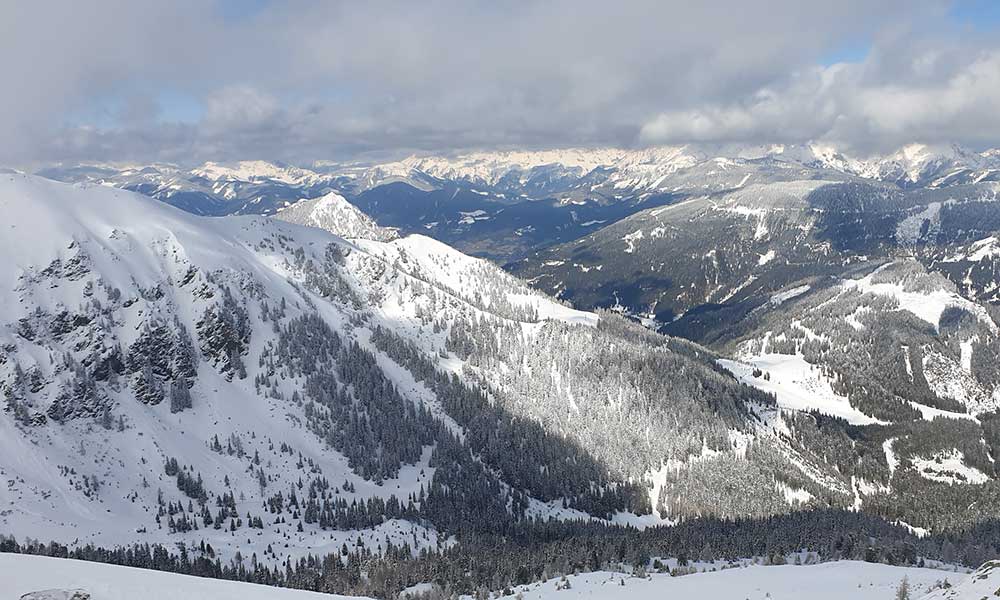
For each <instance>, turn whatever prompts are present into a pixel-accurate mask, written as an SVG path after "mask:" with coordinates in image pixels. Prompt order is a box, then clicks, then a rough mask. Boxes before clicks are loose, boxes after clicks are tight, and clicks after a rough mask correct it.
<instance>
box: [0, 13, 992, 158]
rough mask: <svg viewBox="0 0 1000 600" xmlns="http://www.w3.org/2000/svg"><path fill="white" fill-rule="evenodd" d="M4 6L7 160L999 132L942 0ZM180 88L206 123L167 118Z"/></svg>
mask: <svg viewBox="0 0 1000 600" xmlns="http://www.w3.org/2000/svg"><path fill="white" fill-rule="evenodd" d="M0 3H3V4H4V14H5V18H4V19H3V20H2V21H0V72H3V73H5V75H4V77H5V78H6V79H7V81H9V82H11V84H10V88H11V89H12V91H13V92H14V93H7V94H0V137H2V138H3V139H4V140H5V144H4V145H3V146H2V147H0V162H2V163H14V164H18V163H24V162H29V161H51V160H87V159H90V160H97V159H122V160H158V159H166V160H180V161H191V160H203V159H228V158H278V159H286V160H309V159H316V158H330V157H336V156H342V155H346V154H350V153H354V152H361V151H390V152H392V151H410V150H451V149H459V148H469V147H489V146H561V145H588V144H620V145H630V144H637V143H640V144H641V143H660V142H677V141H718V142H726V141H754V142H777V141H793V140H794V141H801V140H805V139H827V140H834V141H838V142H841V143H847V144H852V145H864V144H868V145H872V144H889V143H896V142H897V141H911V139H918V138H926V140H927V141H933V140H943V139H947V140H949V141H952V140H953V141H959V142H969V143H973V144H991V143H993V141H994V140H997V139H1000V123H998V122H997V117H996V116H995V114H994V113H995V112H996V111H993V110H992V107H993V106H996V105H997V100H998V98H997V96H998V90H1000V84H998V81H997V77H998V72H1000V69H998V64H997V60H998V59H997V52H998V48H1000V44H997V43H996V42H995V41H994V40H992V39H991V38H989V37H988V36H985V35H984V36H982V37H976V36H970V35H965V34H964V32H961V31H957V30H954V28H949V26H945V25H942V24H941V23H942V22H943V21H944V20H945V19H944V18H943V15H944V14H945V12H946V9H947V6H948V4H949V3H948V2H947V1H945V0H918V1H907V0H887V1H885V2H879V3H870V2H864V1H862V0H846V1H843V2H839V3H812V2H801V1H800V0H774V1H771V2H766V3H765V2H744V1H737V0H731V1H726V2H721V1H720V2H706V3H690V2H686V1H681V0H670V1H655V0H634V1H631V2H620V3H607V2H604V1H599V0H549V1H547V2H537V3H536V2H524V3H487V2H467V1H458V0H455V1H446V0H442V1H439V2H430V3H416V2H402V1H399V2H392V1H390V2H374V3H368V2H343V3H340V2H338V3H330V2H321V1H318V0H317V1H309V0H304V1H303V2H297V3H294V4H289V3H279V2H275V3H273V4H271V5H269V6H268V7H266V8H265V9H264V10H263V11H261V12H259V13H257V14H254V15H251V16H249V17H248V18H245V19H238V20H231V19H230V20H227V19H225V18H223V17H222V16H221V14H220V13H219V12H218V11H216V10H214V9H213V8H212V5H211V4H210V3H203V2H194V1H193V0H192V1H190V2H188V1H183V0H182V1H180V2H166V3H164V2H153V1H152V0H149V1H141V0H99V1H95V2H88V3H76V2H69V1H68V0H67V1H65V2H49V3H46V2H37V3H26V2H19V1H17V0H0ZM7 5H9V7H8V6H7ZM928 28H930V31H933V32H934V35H928V30H929V29H928ZM935 28H936V29H935ZM866 40H870V41H873V42H874V47H873V50H872V52H871V53H870V55H869V56H868V58H867V59H866V60H865V61H864V62H862V63H860V64H840V65H833V66H822V65H820V64H819V63H820V62H821V61H822V59H823V57H824V56H827V55H829V53H830V52H831V51H833V50H835V49H836V48H841V47H843V46H844V45H845V44H847V45H850V44H862V45H863V44H865V43H866ZM177 91H179V92H181V93H183V94H184V95H185V96H186V97H190V98H192V99H193V101H194V102H196V103H198V105H199V106H200V108H201V110H200V111H198V113H199V117H198V118H197V119H196V120H195V121H192V122H181V123H175V122H164V120H163V119H159V118H157V116H158V115H159V114H162V113H163V112H164V111H159V110H158V108H169V106H168V107H163V106H159V107H158V106H157V103H162V102H169V100H163V96H164V92H177ZM167 95H168V96H169V94H167ZM166 112H168V113H169V112H170V111H166ZM95 114H96V115H99V118H96V117H94V116H93V115H95Z"/></svg>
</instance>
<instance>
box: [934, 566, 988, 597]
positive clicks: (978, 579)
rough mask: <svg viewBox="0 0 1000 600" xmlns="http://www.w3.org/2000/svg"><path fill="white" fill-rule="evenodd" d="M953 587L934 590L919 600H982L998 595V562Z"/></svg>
mask: <svg viewBox="0 0 1000 600" xmlns="http://www.w3.org/2000/svg"><path fill="white" fill-rule="evenodd" d="M952 583H957V585H955V586H954V587H949V588H946V589H939V590H935V591H933V592H931V593H929V594H927V595H926V596H923V597H922V598H920V600H982V599H983V598H994V597H996V596H998V595H1000V561H990V562H988V563H986V564H984V565H983V566H981V567H979V568H978V569H976V570H975V571H974V572H972V573H971V574H970V575H969V576H968V577H966V578H965V579H964V580H962V581H960V582H954V581H953V582H952Z"/></svg>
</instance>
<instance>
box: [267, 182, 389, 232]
mask: <svg viewBox="0 0 1000 600" xmlns="http://www.w3.org/2000/svg"><path fill="white" fill-rule="evenodd" d="M275 218H277V219H280V220H282V221H288V222H289V223H296V224H298V225H306V226H308V227H318V228H320V229H325V230H327V231H329V232H331V233H334V234H336V235H339V236H340V237H342V238H345V239H363V240H371V241H375V242H391V241H392V240H394V239H396V238H398V237H399V232H398V231H397V230H396V229H395V228H392V227H380V226H379V225H378V223H376V222H375V221H374V220H373V219H372V218H371V217H369V216H368V215H366V214H365V213H363V212H361V211H360V210H358V209H357V208H356V207H355V206H354V205H353V204H351V203H350V202H348V201H347V200H346V199H345V198H344V197H343V196H341V195H340V194H338V193H336V192H330V193H328V194H326V195H324V196H320V197H319V198H313V199H305V198H304V199H302V200H300V201H298V202H296V203H295V204H292V205H291V206H288V207H286V208H283V209H281V210H280V211H278V213H277V215H275Z"/></svg>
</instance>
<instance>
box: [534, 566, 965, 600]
mask: <svg viewBox="0 0 1000 600" xmlns="http://www.w3.org/2000/svg"><path fill="white" fill-rule="evenodd" d="M904 577H906V578H907V580H908V582H909V584H910V590H911V597H912V598H917V597H920V595H922V594H923V593H924V592H925V591H927V590H928V589H930V588H932V587H933V586H935V585H936V584H937V583H938V582H941V581H943V580H945V579H950V580H952V581H956V580H959V579H961V578H962V577H963V575H959V574H955V573H948V572H942V571H937V570H933V569H918V568H907V567H891V566H888V565H878V564H871V563H863V562H853V561H843V562H832V563H823V564H818V565H807V566H791V565H785V566H757V565H754V566H749V567H736V568H731V569H724V570H720V571H716V572H707V573H695V574H692V575H685V576H682V577H671V576H670V575H668V574H660V573H654V574H652V575H649V576H648V577H647V578H637V577H633V576H631V575H626V574H623V573H613V572H607V571H598V572H595V573H583V574H580V575H574V576H570V577H567V578H566V581H563V580H562V579H551V580H549V581H546V582H542V583H538V584H532V585H528V586H518V587H517V588H516V590H515V591H516V592H518V593H520V594H522V597H523V598H524V599H525V600H549V599H556V598H560V599H566V600H573V599H576V598H595V599H596V598H634V599H635V600H658V599H660V598H684V599H687V598H698V599H700V600H743V599H748V600H765V599H771V600H802V599H809V600H844V599H847V598H850V599H851V600H886V599H890V598H893V597H894V595H895V591H896V589H897V588H898V586H899V584H900V582H901V581H902V579H903V578H904ZM567 581H568V583H569V587H568V589H567V588H566V582H567ZM937 597H938V596H934V598H937ZM942 598H944V597H943V596H942ZM949 598H950V597H949ZM958 598H961V599H962V600H964V599H965V598H966V596H958V597H956V600H957V599H958ZM968 598H972V596H968ZM975 600H979V597H978V596H977V597H975Z"/></svg>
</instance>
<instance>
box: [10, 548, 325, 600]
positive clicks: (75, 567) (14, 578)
mask: <svg viewBox="0 0 1000 600" xmlns="http://www.w3.org/2000/svg"><path fill="white" fill-rule="evenodd" d="M53 589H62V590H84V591H86V592H89V593H90V600H136V599H139V598H141V599H142V600H176V599H177V598H191V599H195V598H197V599H199V600H202V599H203V600H336V598H345V596H331V595H328V594H317V593H315V592H303V591H299V590H286V589H281V588H274V587H269V586H266V585H255V584H252V583H237V582H234V581H222V580H220V579H206V578H203V577H192V576H190V575H177V574H175V573H164V572H162V571H150V570H147V569H133V568H131V567H119V566H116V565H105V564H100V563H92V562H85V561H80V560H69V559H65V558H48V557H45V556H27V555H23V554H0V597H2V598H3V599H4V600H7V598H20V597H21V596H22V595H23V594H27V593H29V592H37V591H40V590H53ZM52 597H53V598H59V596H52ZM70 597H72V596H70Z"/></svg>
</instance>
